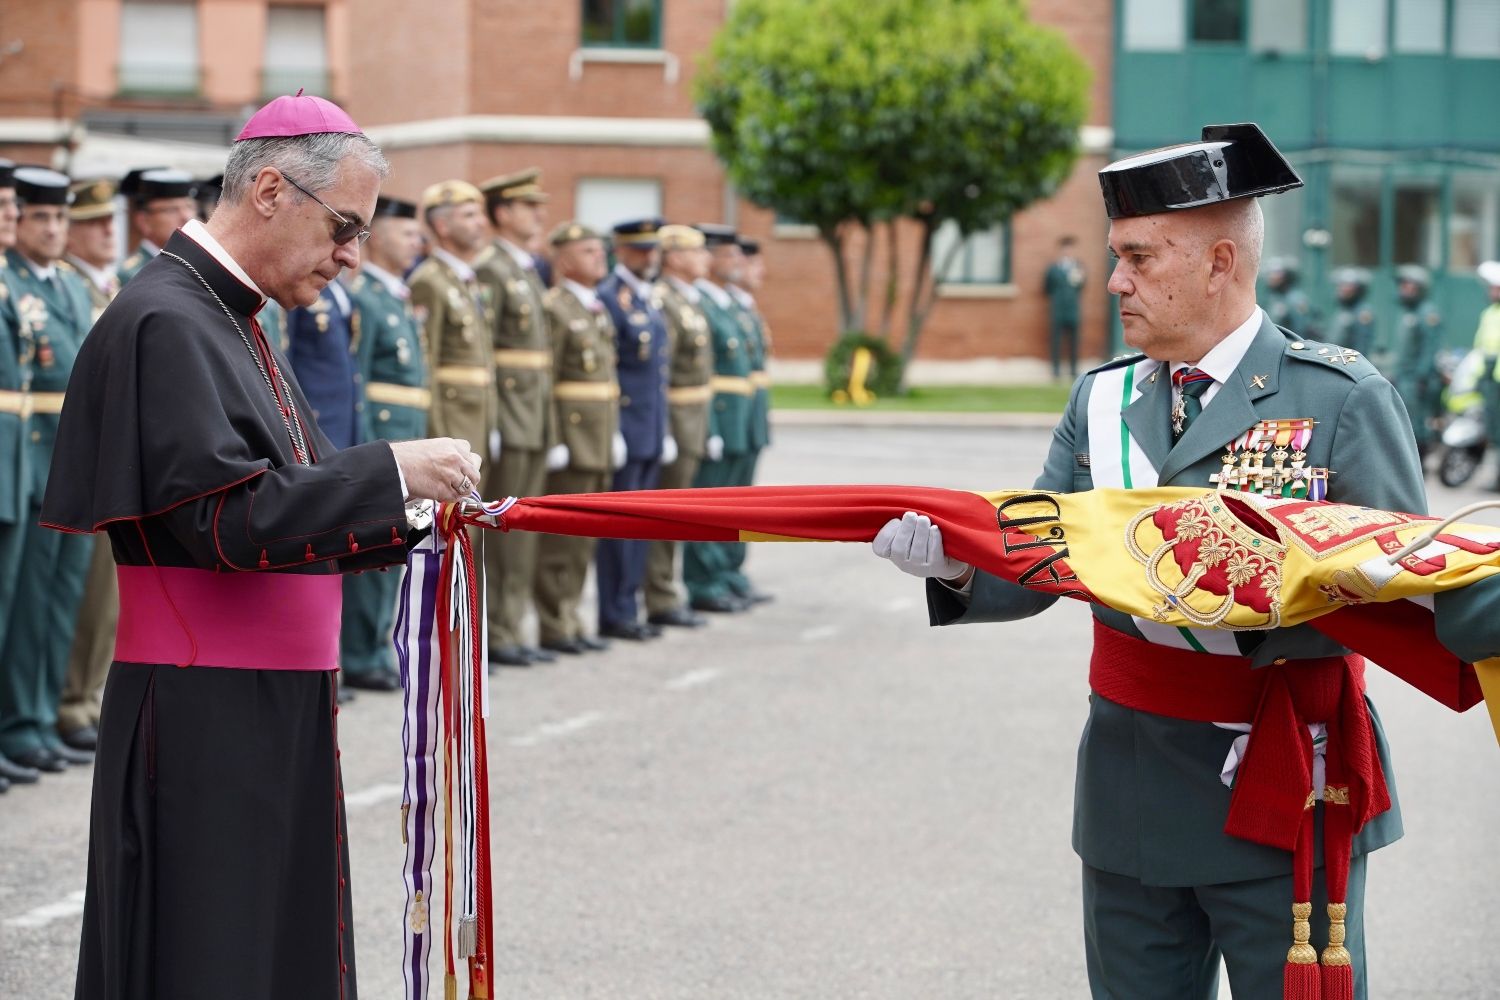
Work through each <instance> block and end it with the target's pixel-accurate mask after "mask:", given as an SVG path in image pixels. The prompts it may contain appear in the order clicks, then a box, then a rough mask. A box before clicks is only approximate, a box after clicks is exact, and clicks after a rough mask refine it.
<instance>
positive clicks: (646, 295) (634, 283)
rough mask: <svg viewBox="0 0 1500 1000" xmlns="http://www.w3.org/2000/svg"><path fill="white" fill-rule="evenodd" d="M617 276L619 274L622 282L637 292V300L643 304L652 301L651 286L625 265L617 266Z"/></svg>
mask: <svg viewBox="0 0 1500 1000" xmlns="http://www.w3.org/2000/svg"><path fill="white" fill-rule="evenodd" d="M615 274H618V275H619V276H620V280H621V281H623V282H625V284H627V285H629V286H630V290H631V291H633V292H635V297H636V298H638V299H640V300H641V301H642V302H650V301H651V286H650V285H649V284H647V283H646V282H644V281H642V280H641V279H640V278H637V277H636V276H635V272H634V271H632V270H630V268H628V267H626V266H625V265H624V264H616V265H615Z"/></svg>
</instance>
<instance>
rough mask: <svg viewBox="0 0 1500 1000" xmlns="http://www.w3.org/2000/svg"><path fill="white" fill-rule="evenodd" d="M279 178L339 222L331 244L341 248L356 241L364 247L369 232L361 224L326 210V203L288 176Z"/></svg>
mask: <svg viewBox="0 0 1500 1000" xmlns="http://www.w3.org/2000/svg"><path fill="white" fill-rule="evenodd" d="M281 176H282V177H285V178H286V182H287V183H288V184H290V185H291V186H292V187H294V188H296V189H297V190H298V191H301V192H302V193H303V194H305V195H307V196H308V197H309V198H311V199H312V200H313V201H315V202H317V203H318V204H319V205H322V206H323V207H324V208H327V209H328V214H329V215H331V216H333V217H334V218H335V219H338V220H339V225H338V228H337V229H335V230H334V231H333V242H335V243H337V244H338V245H339V246H343V245H344V244H345V243H348V242H349V241H350V240H358V241H359V245H360V246H364V243H365V240H367V239H369V238H370V231H369V230H368V229H366V228H364V225H363V224H362V223H360V222H357V221H355V220H354V219H346V218H344V217H343V216H342V215H340V214H339V213H337V212H335V211H334V210H333V209H331V208H328V203H327V202H326V201H324V200H323V199H322V198H319V197H318V196H317V195H315V194H313V193H312V192H311V191H309V190H308V189H307V188H305V187H303V186H302V185H301V184H298V183H297V182H296V181H294V180H292V178H291V177H290V176H289V175H287V174H285V173H283V174H282V175H281Z"/></svg>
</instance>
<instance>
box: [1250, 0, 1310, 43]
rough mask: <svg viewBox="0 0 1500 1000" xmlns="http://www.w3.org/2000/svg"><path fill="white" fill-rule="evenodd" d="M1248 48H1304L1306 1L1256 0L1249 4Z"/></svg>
mask: <svg viewBox="0 0 1500 1000" xmlns="http://www.w3.org/2000/svg"><path fill="white" fill-rule="evenodd" d="M1250 48H1251V49H1252V50H1253V51H1255V52H1277V53H1287V54H1290V53H1294V52H1305V51H1307V0H1256V2H1255V3H1252V4H1251V5H1250Z"/></svg>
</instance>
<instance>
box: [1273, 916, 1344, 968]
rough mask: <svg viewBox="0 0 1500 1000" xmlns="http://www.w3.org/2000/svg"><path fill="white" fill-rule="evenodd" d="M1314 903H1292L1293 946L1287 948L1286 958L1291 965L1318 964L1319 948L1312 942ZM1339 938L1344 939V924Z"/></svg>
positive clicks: (1340, 929)
mask: <svg viewBox="0 0 1500 1000" xmlns="http://www.w3.org/2000/svg"><path fill="white" fill-rule="evenodd" d="M1311 920H1312V904H1311V903H1293V904H1292V942H1293V944H1292V946H1291V947H1290V948H1288V949H1287V952H1286V960H1287V962H1288V963H1289V964H1291V965H1317V964H1318V950H1317V949H1316V948H1314V947H1313V946H1312V944H1311V942H1312V924H1311V923H1310V921H1311ZM1339 940H1340V941H1343V925H1340V927H1339Z"/></svg>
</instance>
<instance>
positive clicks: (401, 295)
mask: <svg viewBox="0 0 1500 1000" xmlns="http://www.w3.org/2000/svg"><path fill="white" fill-rule="evenodd" d="M360 270H361V271H363V272H364V273H365V274H368V275H369V276H370V277H372V278H374V279H375V280H376V281H378V282H380V283H381V284H382V285H384V286H385V289H386V291H388V292H390V293H391V294H392V295H394V296H396V298H398V299H405V298H408V297H410V295H411V289H410V288H408V287H407V285H406V282H404V281H402V280H401V279H400V278H399V277H397V276H396V275H394V274H392V273H391V272H389V271H387V270H386V269H385V268H383V267H381V266H379V265H378V264H371V263H370V262H369V261H365V262H364V264H363V265H361V266H360Z"/></svg>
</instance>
